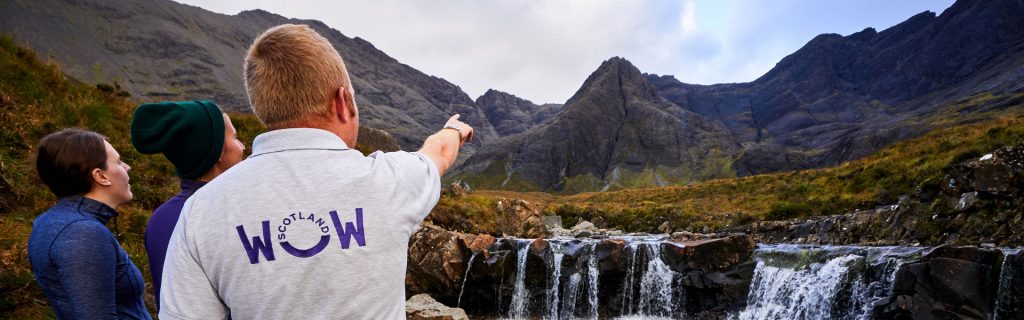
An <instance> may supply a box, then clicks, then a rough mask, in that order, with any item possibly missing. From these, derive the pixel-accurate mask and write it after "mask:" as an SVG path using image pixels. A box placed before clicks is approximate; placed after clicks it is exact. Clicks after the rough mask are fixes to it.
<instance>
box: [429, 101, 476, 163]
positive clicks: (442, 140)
mask: <svg viewBox="0 0 1024 320" xmlns="http://www.w3.org/2000/svg"><path fill="white" fill-rule="evenodd" d="M472 138H473V127H470V126H469V125H468V124H465V123H464V122H462V121H459V115H454V116H452V117H451V118H450V119H448V122H447V123H445V125H444V129H441V131H438V132H437V133H435V134H433V135H431V136H429V137H427V140H425V141H423V147H422V148H420V150H419V151H417V152H419V153H421V154H423V155H425V156H427V157H428V158H430V160H433V161H434V164H435V165H437V173H438V175H439V176H444V173H445V172H446V171H448V168H449V167H451V166H452V164H453V163H455V157H457V156H458V155H459V148H460V147H462V144H463V143H465V142H466V141H470V140H472Z"/></svg>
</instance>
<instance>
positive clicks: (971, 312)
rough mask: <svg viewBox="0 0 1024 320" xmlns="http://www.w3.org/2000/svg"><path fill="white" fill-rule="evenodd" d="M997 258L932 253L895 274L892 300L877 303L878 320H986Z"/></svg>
mask: <svg viewBox="0 0 1024 320" xmlns="http://www.w3.org/2000/svg"><path fill="white" fill-rule="evenodd" d="M1001 260H1002V252H1001V251H999V250H995V249H984V248H977V247H948V246H942V247H937V248H935V249H932V250H931V251H930V252H928V253H927V254H925V255H924V256H923V257H922V258H921V259H919V260H917V261H914V262H910V263H907V264H904V265H903V266H901V267H900V269H899V270H897V271H896V277H895V280H894V282H893V291H892V292H893V294H892V296H891V297H889V298H887V299H883V300H882V301H879V302H878V303H876V308H875V314H876V316H877V317H878V318H879V319H950V318H955V319H991V318H992V314H993V313H994V303H993V302H994V301H995V298H996V290H993V288H998V286H999V270H1000V267H1001V264H1000V262H1001Z"/></svg>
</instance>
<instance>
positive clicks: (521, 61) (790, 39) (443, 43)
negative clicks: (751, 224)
mask: <svg viewBox="0 0 1024 320" xmlns="http://www.w3.org/2000/svg"><path fill="white" fill-rule="evenodd" d="M176 1H179V2H182V3H186V4H190V5H193V6H198V7H201V8H204V9H207V10H210V11H214V12H218V13H223V14H229V15H233V14H237V13H238V12H241V11H244V10H251V9H263V10H266V11H269V12H273V13H276V14H279V15H282V16H285V17H289V18H298V19H315V20H320V21H323V22H324V23H326V24H327V25H328V26H331V27H332V28H334V29H337V30H338V31H341V33H343V34H345V35H346V36H349V37H360V38H363V39H365V40H367V41H369V42H370V43H373V44H374V46H376V47H377V48H378V49H381V50H382V51H384V52H385V53H387V54H388V55H390V56H392V57H394V58H395V59H397V60H398V61H400V62H402V63H405V64H407V65H410V66H412V67H413V68H416V69H418V70H420V71H422V72H424V73H426V74H429V75H433V76H437V77H441V78H444V79H445V80H448V81H449V82H451V83H454V84H456V85H458V86H460V87H461V88H462V90H463V91H465V92H466V93H467V94H469V96H470V97H472V98H474V99H475V98H476V97H478V96H480V95H482V94H483V93H484V92H485V91H487V89H495V90H499V91H504V92H508V93H511V94H514V95H516V96H519V97H521V98H525V99H528V100H531V101H533V102H534V103H538V104H541V103H564V102H565V100H567V99H568V98H569V97H571V96H572V95H573V93H575V92H576V90H578V89H579V87H580V85H582V84H583V81H584V80H586V78H587V76H588V75H590V73H592V72H593V71H594V70H596V69H597V67H598V66H600V65H601V62H602V61H604V60H607V59H608V58H611V57H614V56H619V57H623V58H625V59H627V60H629V61H630V62H632V63H633V64H634V65H636V66H637V68H639V69H640V71H642V72H645V73H654V74H659V75H673V76H675V77H676V79H679V80H680V81H682V82H686V83H693V84H715V83H728V82H750V81H753V80H755V79H757V78H758V77H760V76H761V75H763V74H765V73H766V72H768V70H771V68H772V67H774V66H775V64H776V63H777V62H779V60H781V59H782V58H783V57H785V56H787V55H789V54H791V53H793V52H795V51H796V50H797V49H799V48H800V47H802V46H803V45H804V44H806V43H807V42H808V41H810V40H811V39H812V38H814V36H816V35H819V34H822V33H838V34H841V35H849V34H851V33H854V32H858V31H861V30H863V29H864V28H867V27H873V28H875V29H876V30H878V31H882V30H884V29H886V28H888V27H891V26H893V25H896V24H898V23H900V22H903V21H904V20H906V19H908V18H910V17H911V16H913V15H915V14H918V13H921V12H924V11H932V12H935V13H936V14H940V13H942V11H943V10H945V9H946V8H948V7H949V6H951V5H952V4H953V0H900V1H893V0H829V1H820V0H771V1H765V0H758V1H754V0H673V1H669V0H617V1H613V0H547V1H540V0H491V1H481V0H431V1H412V0H401V1H400V0H352V1H327V0H290V1H280V0H244V1H238V0H176Z"/></svg>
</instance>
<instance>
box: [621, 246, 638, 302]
mask: <svg viewBox="0 0 1024 320" xmlns="http://www.w3.org/2000/svg"><path fill="white" fill-rule="evenodd" d="M639 248H640V242H631V243H629V244H628V245H627V249H628V250H627V251H629V267H628V268H626V280H625V281H624V282H623V284H622V306H620V307H619V310H620V311H621V312H622V314H633V313H634V312H635V311H634V309H633V305H634V303H633V291H634V290H633V286H634V285H635V282H636V280H635V278H636V253H637V251H640V250H639Z"/></svg>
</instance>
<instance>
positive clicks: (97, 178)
mask: <svg viewBox="0 0 1024 320" xmlns="http://www.w3.org/2000/svg"><path fill="white" fill-rule="evenodd" d="M89 174H90V175H91V176H92V181H93V182H95V183H96V184H99V185H101V186H109V185H111V184H112V182H110V178H107V175H106V174H105V173H103V170H100V168H95V169H92V172H90V173H89Z"/></svg>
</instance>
